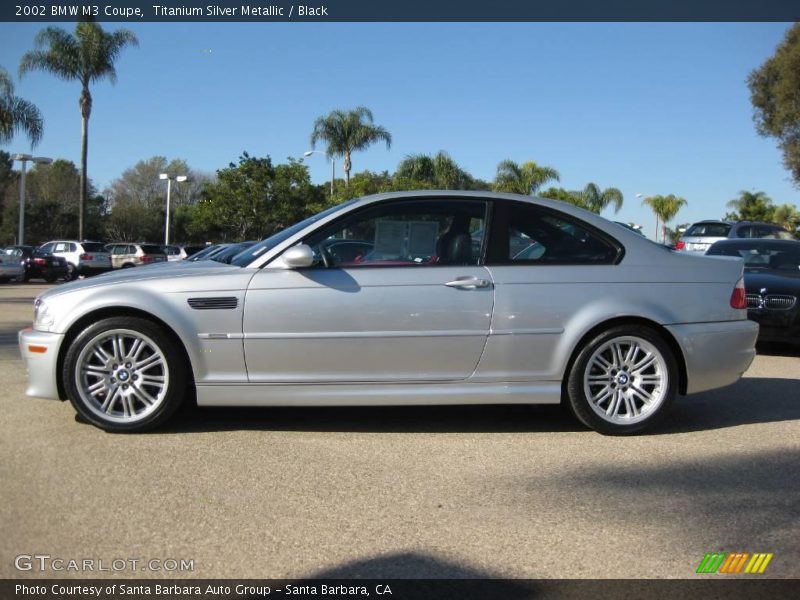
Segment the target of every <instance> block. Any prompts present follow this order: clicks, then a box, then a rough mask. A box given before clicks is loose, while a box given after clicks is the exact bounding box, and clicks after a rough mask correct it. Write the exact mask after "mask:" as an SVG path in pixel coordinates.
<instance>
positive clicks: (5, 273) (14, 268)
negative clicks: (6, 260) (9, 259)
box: [0, 265, 25, 278]
mask: <svg viewBox="0 0 800 600" xmlns="http://www.w3.org/2000/svg"><path fill="white" fill-rule="evenodd" d="M23 275H25V267H23V266H21V265H0V277H8V278H14V277H22V276H23Z"/></svg>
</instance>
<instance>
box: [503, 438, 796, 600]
mask: <svg viewBox="0 0 800 600" xmlns="http://www.w3.org/2000/svg"><path fill="white" fill-rule="evenodd" d="M787 441H788V440H787ZM798 464H800V449H796V448H795V449H790V448H781V449H769V450H761V449H758V450H753V449H749V448H747V447H746V446H741V447H739V446H736V447H726V446H725V445H723V444H720V446H719V447H717V448H716V449H714V450H707V451H706V452H705V453H700V454H697V455H696V456H694V457H691V458H686V457H685V456H684V457H681V458H676V459H673V460H659V461H650V460H642V461H641V462H640V463H639V464H634V465H625V466H621V465H619V464H595V465H593V466H592V468H591V469H586V468H585V467H582V468H581V467H577V466H576V467H575V468H574V469H568V470H564V471H563V472H560V473H557V474H548V475H542V476H538V475H534V476H532V477H531V479H530V480H528V481H526V482H525V483H524V488H523V490H521V496H520V497H519V499H518V502H519V503H520V505H521V506H527V498H528V497H530V496H537V497H538V496H540V495H541V490H542V489H552V488H555V489H558V490H559V497H563V496H573V495H574V496H575V497H584V498H603V502H596V503H589V504H587V510H586V513H585V514H584V515H583V518H585V519H587V520H588V521H589V522H592V521H594V522H603V523H604V524H605V527H607V528H608V530H611V531H613V529H614V528H615V527H618V526H619V527H625V528H628V529H634V528H641V529H642V530H650V531H652V530H654V529H656V530H660V531H661V532H662V535H663V534H664V531H665V530H667V531H669V532H670V533H669V534H668V538H669V539H672V540H673V541H677V540H680V539H682V540H684V541H686V542H689V543H691V545H693V546H695V547H696V548H697V556H696V558H695V559H694V560H696V562H694V564H693V568H694V566H696V565H697V564H698V563H699V562H700V560H701V559H702V557H703V553H704V552H708V551H709V550H710V549H712V548H715V549H720V548H727V549H730V550H736V551H740V550H741V551H750V552H752V551H760V552H777V553H780V554H779V555H780V560H776V561H775V562H774V563H773V564H772V565H771V567H770V569H771V571H772V572H771V575H773V576H781V577H786V576H796V565H797V562H796V558H797V553H798V551H800V537H798V536H797V534H798V533H800V529H798V520H797V515H798V510H799V509H800V478H798V477H796V476H795V475H794V474H795V473H796V471H797V465H798ZM762 548H763V550H761V549H762ZM776 556H777V555H776ZM753 597H765V596H759V595H758V594H755V595H754V596H753Z"/></svg>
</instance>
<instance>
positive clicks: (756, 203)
mask: <svg viewBox="0 0 800 600" xmlns="http://www.w3.org/2000/svg"><path fill="white" fill-rule="evenodd" d="M726 206H727V207H728V208H732V209H733V210H734V212H732V213H728V215H727V217H729V218H731V219H732V220H734V221H771V220H772V214H773V212H774V211H775V207H774V206H772V200H771V199H770V197H769V196H767V195H766V194H765V193H764V192H756V191H752V192H748V191H745V190H742V191H741V192H739V197H738V198H735V199H733V200H731V201H730V202H728V203H727V204H726Z"/></svg>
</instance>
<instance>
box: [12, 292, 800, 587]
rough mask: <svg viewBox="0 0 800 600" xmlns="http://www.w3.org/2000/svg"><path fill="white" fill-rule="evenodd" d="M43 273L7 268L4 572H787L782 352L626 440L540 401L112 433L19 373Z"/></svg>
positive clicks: (787, 451)
mask: <svg viewBox="0 0 800 600" xmlns="http://www.w3.org/2000/svg"><path fill="white" fill-rule="evenodd" d="M47 287H48V286H45V285H37V284H25V285H22V284H19V285H17V284H6V285H2V286H0V381H2V386H0V411H1V412H2V424H3V425H2V435H0V481H2V485H0V577H42V576H44V577H86V576H93V577H98V576H106V575H110V576H127V577H134V576H136V577H165V576H183V577H186V576H190V577H198V578H215V577H253V578H256V577H257V578H267V577H270V578H301V577H315V576H324V577H450V578H452V577H494V576H502V577H514V578H523V577H524V578H541V577H544V578H547V577H564V578H576V577H587V578H589V577H590V578H607V577H615V578H616V577H622V578H628V577H667V578H685V577H693V576H695V570H696V569H697V567H698V565H699V564H700V561H701V560H702V559H703V557H704V555H705V553H707V552H716V551H726V552H751V553H753V552H771V553H774V558H773V559H772V561H771V562H770V564H769V566H768V569H767V571H766V573H765V575H764V576H767V577H798V576H800V518H798V516H799V515H800V477H798V465H800V353H798V352H797V351H794V350H789V349H786V348H781V347H778V348H775V347H770V348H766V349H761V350H763V352H761V351H760V353H759V356H757V357H756V360H755V362H754V363H753V365H752V367H751V368H750V370H749V371H748V372H747V374H746V375H745V377H744V379H743V380H742V381H740V382H739V383H737V384H736V385H734V386H731V387H729V388H726V389H723V390H718V391H714V392H710V393H704V394H699V395H696V396H692V397H689V398H679V399H678V401H677V402H676V404H675V406H674V407H673V410H672V411H671V412H670V415H669V416H668V418H667V419H666V421H665V422H664V423H663V425H661V426H660V427H659V428H658V429H657V430H655V431H654V432H653V433H651V434H648V435H642V436H638V437H631V438H613V437H604V436H601V435H599V434H597V433H594V432H591V431H587V430H586V429H584V428H583V427H581V426H580V425H578V424H577V423H576V422H575V421H573V420H572V418H571V417H569V416H567V415H566V414H565V413H564V412H563V411H562V410H561V409H560V408H559V407H541V406H540V407H527V406H492V407H480V406H471V407H418V408H417V407H415V408H390V407H387V408H341V409H319V408H304V409H289V408H265V409H246V410H245V409H234V410H230V409H228V410H223V409H186V410H184V411H182V412H181V413H180V414H179V415H178V417H177V419H175V420H174V421H173V422H172V423H171V424H170V426H169V427H168V428H166V429H164V430H161V431H159V432H156V433H151V434H142V435H112V434H106V433H103V432H102V431H100V430H98V429H95V428H94V427H91V426H89V425H85V424H83V423H80V422H76V420H75V418H74V411H73V409H72V407H71V406H70V404H69V403H68V402H64V403H59V402H54V401H48V400H35V399H30V398H27V397H25V395H24V393H23V390H24V381H25V372H24V368H23V364H22V362H21V360H20V357H19V352H18V350H17V347H16V332H17V330H18V329H20V328H22V327H24V326H27V325H29V323H30V320H31V317H32V299H33V298H34V296H35V295H36V294H37V293H39V292H40V291H42V290H43V289H46V288H47ZM22 554H24V555H33V554H40V555H41V554H45V555H49V556H51V557H57V558H62V559H64V560H69V559H75V560H82V559H93V560H96V561H97V560H102V561H104V564H105V565H106V566H108V565H109V564H110V563H111V561H113V560H115V559H124V560H126V561H129V560H131V559H137V560H143V561H147V560H150V559H156V560H162V561H163V560H166V559H177V560H180V559H187V560H192V561H193V571H191V572H166V571H163V570H151V571H142V570H141V569H142V563H137V567H136V570H123V571H122V572H113V571H112V572H96V571H95V572H69V571H58V572H56V571H47V572H41V571H38V570H36V569H32V570H30V571H20V570H18V569H17V568H16V567H15V564H14V563H15V557H17V556H19V555H22ZM95 565H97V563H95ZM706 577H708V575H706ZM715 577H716V576H715Z"/></svg>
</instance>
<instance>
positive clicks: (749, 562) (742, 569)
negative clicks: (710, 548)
mask: <svg viewBox="0 0 800 600" xmlns="http://www.w3.org/2000/svg"><path fill="white" fill-rule="evenodd" d="M773 556H774V554H773V553H771V552H770V553H764V552H756V553H755V554H750V553H749V552H714V553H713V554H712V553H709V554H706V555H705V557H703V560H701V561H700V566H699V567H697V572H698V573H709V574H710V573H724V574H727V575H730V574H732V573H734V574H735V573H747V574H751V575H755V574H761V573H763V572H764V571H765V570H766V568H767V565H768V564H769V561H771V560H772V557H773Z"/></svg>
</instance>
